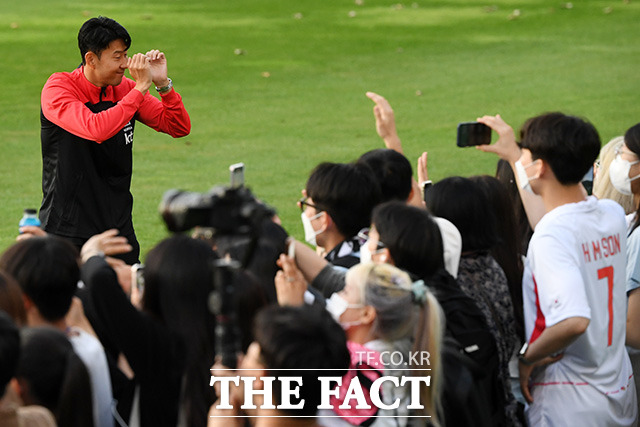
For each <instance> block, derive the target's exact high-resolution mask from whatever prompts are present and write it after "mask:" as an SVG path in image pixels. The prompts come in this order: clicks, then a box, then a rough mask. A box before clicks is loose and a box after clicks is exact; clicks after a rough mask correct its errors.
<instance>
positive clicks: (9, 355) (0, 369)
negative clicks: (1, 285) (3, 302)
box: [0, 310, 20, 399]
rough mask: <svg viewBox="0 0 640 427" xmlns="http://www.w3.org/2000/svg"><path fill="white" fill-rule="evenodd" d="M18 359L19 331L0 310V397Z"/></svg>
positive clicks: (15, 367)
mask: <svg viewBox="0 0 640 427" xmlns="http://www.w3.org/2000/svg"><path fill="white" fill-rule="evenodd" d="M19 360H20V333H19V332H18V327H17V326H16V324H15V323H13V320H12V319H11V317H9V315H8V314H7V313H5V312H4V311H2V310H0V399H2V397H3V396H4V390H5V388H6V387H7V384H9V381H10V380H11V378H13V377H14V376H15V374H16V370H17V369H18V361H19Z"/></svg>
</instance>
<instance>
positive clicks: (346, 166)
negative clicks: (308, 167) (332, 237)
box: [305, 162, 380, 239]
mask: <svg viewBox="0 0 640 427" xmlns="http://www.w3.org/2000/svg"><path fill="white" fill-rule="evenodd" d="M305 188H306V190H307V196H309V197H311V199H312V200H313V204H314V205H315V206H316V207H317V209H318V210H319V211H326V212H327V213H328V214H329V215H330V216H331V219H332V220H333V221H334V222H335V224H336V227H337V228H338V231H340V233H342V235H343V236H344V237H345V238H347V239H349V238H351V237H353V236H355V235H357V234H358V232H359V231H360V230H362V229H363V228H365V227H368V226H369V225H370V224H371V211H372V210H373V208H374V207H375V206H376V205H377V204H378V203H379V202H380V187H379V185H378V181H377V180H376V177H375V176H374V175H373V172H372V171H371V168H369V167H368V166H366V165H364V164H357V163H328V162H326V163H320V164H319V165H318V166H316V168H315V169H314V170H313V172H311V176H309V179H308V180H307V185H306V187H305Z"/></svg>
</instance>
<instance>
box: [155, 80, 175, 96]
mask: <svg viewBox="0 0 640 427" xmlns="http://www.w3.org/2000/svg"><path fill="white" fill-rule="evenodd" d="M167 80H169V83H167V85H166V86H162V87H158V86H156V90H157V91H158V93H167V92H169V91H170V90H171V88H172V87H173V81H171V79H170V78H169V77H167Z"/></svg>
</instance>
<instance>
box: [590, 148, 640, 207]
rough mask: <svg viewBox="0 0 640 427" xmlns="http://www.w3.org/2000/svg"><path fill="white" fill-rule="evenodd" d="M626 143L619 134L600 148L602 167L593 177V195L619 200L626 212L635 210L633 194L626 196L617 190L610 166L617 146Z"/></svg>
mask: <svg viewBox="0 0 640 427" xmlns="http://www.w3.org/2000/svg"><path fill="white" fill-rule="evenodd" d="M623 143H624V137H623V136H617V137H615V138H613V139H612V140H611V141H609V142H608V143H607V144H606V145H605V146H604V147H602V148H601V149H600V167H599V168H598V173H597V174H596V175H595V176H594V177H593V195H594V196H596V197H597V198H598V199H610V200H613V201H615V202H618V203H619V204H620V206H622V207H623V208H624V211H625V213H627V214H630V213H632V212H635V205H634V203H633V196H626V195H624V194H622V193H620V192H619V191H618V190H616V189H615V188H614V187H613V185H612V184H611V180H610V179H609V166H610V165H611V162H612V161H613V159H614V158H615V157H616V148H618V147H619V146H621V145H622V144H623Z"/></svg>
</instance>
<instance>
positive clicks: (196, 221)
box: [159, 183, 275, 368]
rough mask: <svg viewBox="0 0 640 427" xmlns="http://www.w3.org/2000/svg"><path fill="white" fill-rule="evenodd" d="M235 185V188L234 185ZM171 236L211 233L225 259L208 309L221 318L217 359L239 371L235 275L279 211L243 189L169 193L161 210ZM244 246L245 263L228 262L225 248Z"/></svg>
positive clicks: (217, 266) (220, 262) (216, 268)
mask: <svg viewBox="0 0 640 427" xmlns="http://www.w3.org/2000/svg"><path fill="white" fill-rule="evenodd" d="M232 184H233V183H232ZM159 211H160V214H161V215H162V218H163V219H164V222H165V224H166V225H167V228H168V229H169V231H171V232H174V233H177V232H182V231H187V230H189V229H191V228H194V227H204V228H206V229H208V230H210V231H211V237H212V238H213V239H214V241H215V244H216V246H217V248H218V254H219V255H220V258H219V259H218V260H217V261H216V263H215V266H214V278H213V282H214V283H213V290H212V292H211V293H210V296H209V309H210V310H211V312H212V313H213V314H214V315H215V317H216V353H217V354H218V355H221V356H222V363H223V364H224V365H225V366H227V367H229V368H235V367H236V364H237V360H236V357H237V354H238V352H239V351H240V347H241V346H240V333H239V330H238V322H237V320H236V319H237V316H236V313H235V310H234V282H235V277H236V274H237V273H238V272H239V271H240V269H242V268H245V267H246V266H247V265H248V263H249V262H250V260H251V257H252V255H253V251H254V249H255V247H256V244H257V241H258V238H259V234H260V229H261V226H262V224H263V223H264V221H265V220H269V219H270V218H272V217H273V216H274V215H275V210H274V209H272V208H271V207H269V206H267V205H265V204H263V203H260V202H259V201H257V200H256V199H255V197H254V196H253V194H252V193H251V191H250V190H249V189H248V188H246V187H245V186H244V185H240V186H233V185H232V186H216V187H213V188H212V189H211V190H209V191H208V192H207V193H194V192H187V191H182V190H168V191H166V192H165V193H164V196H163V197H162V201H161V203H160V206H159ZM234 244H241V245H242V246H244V247H245V248H246V249H245V250H244V251H243V252H244V254H243V255H242V256H241V257H240V258H241V259H229V257H226V256H225V255H227V253H228V252H227V251H226V250H224V248H225V247H231V246H233V245H234Z"/></svg>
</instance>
